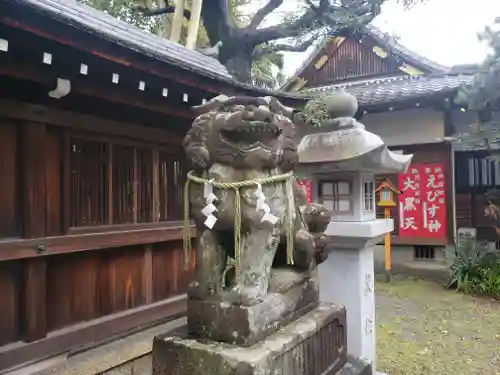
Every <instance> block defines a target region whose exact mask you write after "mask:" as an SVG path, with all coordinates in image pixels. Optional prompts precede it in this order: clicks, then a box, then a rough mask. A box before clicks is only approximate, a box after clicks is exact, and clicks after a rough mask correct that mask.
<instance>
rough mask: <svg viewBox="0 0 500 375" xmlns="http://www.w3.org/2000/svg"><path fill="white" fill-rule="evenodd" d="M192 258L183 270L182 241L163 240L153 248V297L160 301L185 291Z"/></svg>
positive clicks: (191, 268)
mask: <svg viewBox="0 0 500 375" xmlns="http://www.w3.org/2000/svg"><path fill="white" fill-rule="evenodd" d="M192 255H193V259H192V261H191V264H190V269H189V270H184V254H183V245H182V242H180V241H176V242H164V243H159V244H156V245H155V246H154V248H153V299H154V301H160V300H162V299H165V298H169V297H172V296H174V295H178V294H183V293H186V291H187V287H188V285H189V283H190V282H191V280H192V278H193V268H194V249H193V254H192Z"/></svg>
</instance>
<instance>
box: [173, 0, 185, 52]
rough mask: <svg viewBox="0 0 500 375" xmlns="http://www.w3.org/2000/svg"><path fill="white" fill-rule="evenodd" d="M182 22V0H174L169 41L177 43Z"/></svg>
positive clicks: (179, 39)
mask: <svg viewBox="0 0 500 375" xmlns="http://www.w3.org/2000/svg"><path fill="white" fill-rule="evenodd" d="M183 24H184V0H175V11H174V18H173V20H172V31H171V32H170V41H171V42H174V43H179V42H180V41H181V33H182V25H183Z"/></svg>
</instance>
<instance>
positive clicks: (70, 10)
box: [0, 0, 233, 81]
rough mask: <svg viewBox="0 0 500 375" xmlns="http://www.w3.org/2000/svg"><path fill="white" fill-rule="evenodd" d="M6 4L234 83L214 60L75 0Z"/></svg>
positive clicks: (11, 1) (12, 0)
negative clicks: (21, 7)
mask: <svg viewBox="0 0 500 375" xmlns="http://www.w3.org/2000/svg"><path fill="white" fill-rule="evenodd" d="M0 1H1V2H2V3H4V1H2V0H0ZM5 3H7V4H3V5H2V9H3V7H4V6H9V5H13V4H19V5H21V6H24V7H29V8H32V9H34V10H35V11H37V12H40V13H43V14H44V15H46V16H48V17H51V18H53V19H55V20H57V21H60V22H62V23H64V24H67V25H70V26H73V27H75V28H77V29H80V30H83V31H85V32H88V33H92V34H95V35H96V36H98V37H100V38H103V39H106V40H108V41H110V42H112V43H116V44H118V45H121V46H123V47H126V48H128V49H131V50H134V51H137V52H140V53H142V54H144V55H146V56H149V57H152V58H155V59H157V60H160V61H164V62H167V63H169V64H171V65H174V66H178V67H180V68H183V69H186V70H190V71H194V72H197V73H199V74H202V75H205V76H208V77H211V78H218V79H223V80H226V81H227V80H231V81H232V80H233V79H232V77H231V75H230V74H229V73H228V72H227V70H226V68H225V67H224V66H223V65H222V64H220V63H219V62H218V61H217V60H216V59H214V58H211V57H208V56H205V55H203V54H201V53H199V52H196V51H193V50H190V49H187V48H185V47H183V46H181V45H180V44H177V43H173V42H170V41H169V40H166V39H164V38H162V37H160V36H157V35H154V34H151V33H148V32H145V31H144V30H141V29H139V28H137V27H135V26H132V25H130V24H128V23H126V22H124V21H121V20H118V19H116V18H114V17H112V16H110V15H109V14H106V13H103V12H101V11H98V10H96V9H93V8H91V7H89V6H87V5H84V4H81V3H78V2H76V1H75V0H9V1H6V2H5ZM2 13H3V12H2Z"/></svg>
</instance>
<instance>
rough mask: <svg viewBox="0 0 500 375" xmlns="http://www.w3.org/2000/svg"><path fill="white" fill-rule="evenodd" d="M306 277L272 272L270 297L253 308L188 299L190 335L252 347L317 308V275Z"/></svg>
mask: <svg viewBox="0 0 500 375" xmlns="http://www.w3.org/2000/svg"><path fill="white" fill-rule="evenodd" d="M311 276H312V277H307V278H304V277H303V276H301V275H300V274H299V273H297V272H294V271H293V270H291V269H275V270H273V272H272V276H271V280H270V283H269V284H270V285H269V295H268V296H267V298H266V299H265V300H264V302H262V303H259V304H257V305H254V306H238V305H230V304H228V303H224V302H221V301H217V300H196V299H188V306H187V307H188V308H187V310H188V326H189V335H190V336H191V337H193V338H204V339H209V340H214V341H221V342H226V343H230V344H236V345H241V346H252V345H254V344H255V343H257V342H258V341H260V340H262V339H264V338H265V337H267V336H269V335H270V334H272V333H274V332H276V331H277V330H278V329H280V328H282V327H284V326H286V325H287V324H288V323H289V322H291V321H293V320H295V319H297V318H298V317H300V316H301V315H304V314H306V313H308V312H309V311H311V310H313V309H314V308H316V307H317V306H318V303H319V290H318V281H317V272H316V271H313V272H312V275H311Z"/></svg>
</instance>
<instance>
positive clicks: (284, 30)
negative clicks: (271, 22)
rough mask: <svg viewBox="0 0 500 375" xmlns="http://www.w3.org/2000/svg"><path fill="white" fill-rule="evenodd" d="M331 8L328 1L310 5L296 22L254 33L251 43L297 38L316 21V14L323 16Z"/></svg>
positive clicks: (321, 0) (323, 0)
mask: <svg viewBox="0 0 500 375" xmlns="http://www.w3.org/2000/svg"><path fill="white" fill-rule="evenodd" d="M331 7H332V6H331V5H330V2H329V1H328V0H320V3H319V5H318V6H315V5H313V4H311V6H310V8H309V9H308V10H307V11H306V12H305V13H304V14H303V15H302V16H300V17H299V18H298V19H297V20H296V21H294V22H289V23H283V24H279V25H275V26H270V27H266V28H264V29H259V30H256V31H254V36H253V38H252V39H253V42H254V43H255V44H256V45H258V44H262V43H265V42H269V41H271V40H277V39H283V38H289V37H297V36H299V35H300V34H301V33H303V32H304V29H309V28H311V27H312V26H313V24H314V23H315V22H316V21H318V14H324V13H326V12H327V10H328V9H329V8H331Z"/></svg>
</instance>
